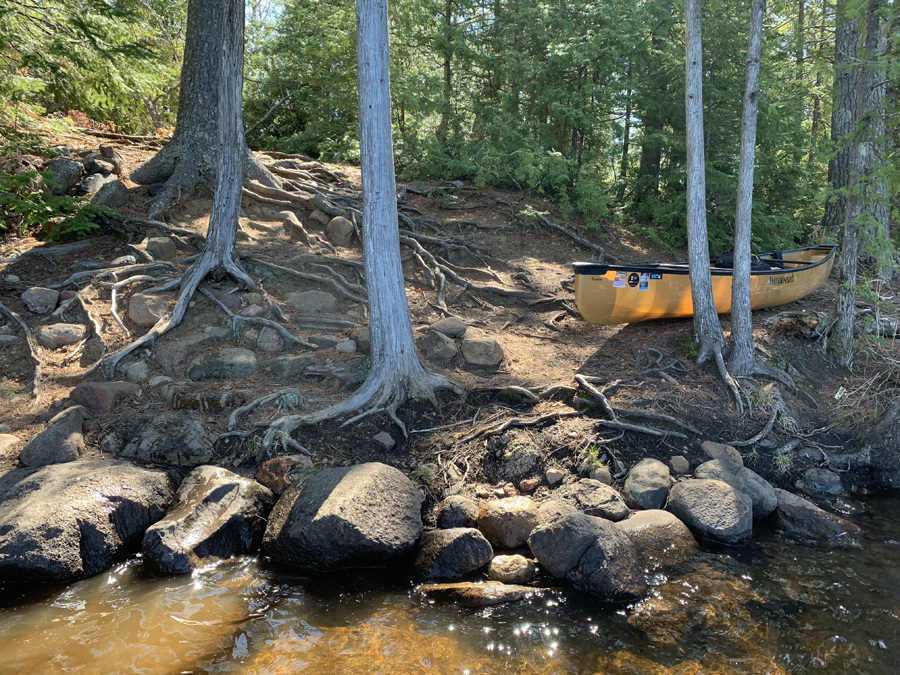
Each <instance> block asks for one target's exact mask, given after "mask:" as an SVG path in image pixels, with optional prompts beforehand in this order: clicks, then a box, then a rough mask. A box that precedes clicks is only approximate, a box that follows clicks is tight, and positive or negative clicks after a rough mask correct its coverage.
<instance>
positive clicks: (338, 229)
mask: <svg viewBox="0 0 900 675" xmlns="http://www.w3.org/2000/svg"><path fill="white" fill-rule="evenodd" d="M355 232H356V230H355V228H354V227H353V223H351V222H350V221H349V220H347V219H346V218H344V217H343V216H335V217H334V218H332V219H331V220H330V221H329V222H328V225H326V226H325V234H327V235H328V238H329V239H330V240H331V243H332V244H334V245H335V246H350V244H351V243H353V235H354V234H355Z"/></svg>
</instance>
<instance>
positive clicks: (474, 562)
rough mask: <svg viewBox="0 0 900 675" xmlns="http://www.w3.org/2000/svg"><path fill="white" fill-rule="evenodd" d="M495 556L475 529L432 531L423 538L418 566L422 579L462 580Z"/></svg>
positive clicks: (461, 528)
mask: <svg viewBox="0 0 900 675" xmlns="http://www.w3.org/2000/svg"><path fill="white" fill-rule="evenodd" d="M493 556H494V550H493V549H492V548H491V545H490V544H489V543H488V540H487V539H485V538H484V535H482V534H481V532H479V531H478V530H476V529H474V528H471V527H456V528H453V529H449V530H431V531H430V532H426V533H425V534H423V535H422V539H421V541H420V542H419V552H418V554H417V555H416V561H415V563H414V566H415V569H416V574H417V575H418V576H419V578H420V579H461V578H462V577H464V576H467V575H469V574H472V573H473V572H477V571H478V570H480V569H481V568H482V567H484V566H485V565H487V564H488V563H489V562H490V561H491V558H492V557H493Z"/></svg>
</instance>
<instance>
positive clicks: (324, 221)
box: [309, 209, 331, 225]
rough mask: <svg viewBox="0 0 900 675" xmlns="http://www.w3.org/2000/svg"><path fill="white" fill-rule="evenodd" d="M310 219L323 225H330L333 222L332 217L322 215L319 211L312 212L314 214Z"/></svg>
mask: <svg viewBox="0 0 900 675" xmlns="http://www.w3.org/2000/svg"><path fill="white" fill-rule="evenodd" d="M309 219H310V220H314V221H316V222H317V223H322V225H328V223H330V222H331V216H329V215H327V214H325V213H322V212H321V211H319V210H318V209H316V210H315V211H313V212H312V214H311V215H310V216H309Z"/></svg>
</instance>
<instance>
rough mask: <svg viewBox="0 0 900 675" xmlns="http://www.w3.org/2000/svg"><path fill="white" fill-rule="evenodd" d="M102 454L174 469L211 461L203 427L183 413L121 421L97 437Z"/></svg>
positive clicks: (142, 416) (145, 416)
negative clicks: (159, 463) (169, 466)
mask: <svg viewBox="0 0 900 675" xmlns="http://www.w3.org/2000/svg"><path fill="white" fill-rule="evenodd" d="M100 447H101V448H102V449H103V451H104V452H106V453H109V454H111V455H121V456H122V457H133V458H135V459H140V460H143V461H149V462H162V463H164V464H174V465H176V466H199V465H200V464H206V463H207V462H208V461H209V460H210V459H211V458H212V450H213V448H212V442H211V441H210V440H209V437H208V436H207V435H206V429H204V428H203V423H202V422H200V420H199V419H197V418H196V417H193V416H191V415H190V414H188V413H183V412H167V413H157V414H154V415H134V416H131V417H121V418H119V419H118V420H116V421H115V422H113V423H112V424H111V425H110V426H109V427H108V428H107V433H106V434H104V435H103V436H101V437H100Z"/></svg>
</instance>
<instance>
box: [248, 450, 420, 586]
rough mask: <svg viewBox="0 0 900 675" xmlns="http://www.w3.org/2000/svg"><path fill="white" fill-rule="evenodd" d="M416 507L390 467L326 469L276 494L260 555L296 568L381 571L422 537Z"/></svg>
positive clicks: (410, 489) (409, 488) (408, 487)
mask: <svg viewBox="0 0 900 675" xmlns="http://www.w3.org/2000/svg"><path fill="white" fill-rule="evenodd" d="M421 507H422V497H421V495H420V494H419V491H418V490H416V488H415V486H414V485H413V484H412V482H411V481H410V480H409V479H408V478H407V477H406V476H404V475H403V474H402V473H401V472H400V471H398V470H397V469H394V468H393V467H390V466H386V465H384V464H381V463H378V462H372V463H368V464H358V465H356V466H350V467H342V468H333V469H325V470H323V471H319V472H318V473H314V474H312V475H310V476H308V477H307V478H306V479H305V480H302V481H298V482H296V483H294V484H293V485H291V486H290V487H289V488H288V489H287V490H285V491H284V494H282V495H281V499H279V500H278V503H277V504H276V505H275V508H274V509H272V513H271V515H270V517H269V525H268V527H267V528H266V534H265V537H264V538H263V552H264V553H265V555H268V556H270V557H271V559H272V560H273V561H274V562H275V563H278V564H281V565H287V566H291V567H295V568H301V569H311V570H318V571H325V570H332V569H338V568H341V567H350V566H365V567H377V566H381V565H384V564H387V563H389V562H391V561H393V560H396V559H397V558H399V557H401V556H404V555H405V554H407V553H409V552H411V551H412V549H413V547H414V546H415V545H416V542H417V541H418V540H419V537H420V536H421V535H422V515H421Z"/></svg>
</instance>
